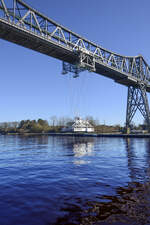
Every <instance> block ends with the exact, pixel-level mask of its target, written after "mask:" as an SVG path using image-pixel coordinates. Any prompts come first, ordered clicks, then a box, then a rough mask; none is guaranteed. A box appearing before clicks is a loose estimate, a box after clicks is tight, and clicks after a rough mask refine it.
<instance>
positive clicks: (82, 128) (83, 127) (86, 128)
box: [62, 117, 94, 132]
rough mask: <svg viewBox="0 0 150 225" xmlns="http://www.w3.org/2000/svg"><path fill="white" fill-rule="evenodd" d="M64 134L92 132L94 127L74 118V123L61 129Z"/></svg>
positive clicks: (78, 118)
mask: <svg viewBox="0 0 150 225" xmlns="http://www.w3.org/2000/svg"><path fill="white" fill-rule="evenodd" d="M62 131H64V132H94V127H93V126H92V125H91V124H90V123H89V121H88V120H83V119H81V118H80V117H76V118H75V121H74V123H73V124H72V126H70V127H65V128H63V129H62Z"/></svg>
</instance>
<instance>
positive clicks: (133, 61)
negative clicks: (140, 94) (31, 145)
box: [0, 0, 150, 92]
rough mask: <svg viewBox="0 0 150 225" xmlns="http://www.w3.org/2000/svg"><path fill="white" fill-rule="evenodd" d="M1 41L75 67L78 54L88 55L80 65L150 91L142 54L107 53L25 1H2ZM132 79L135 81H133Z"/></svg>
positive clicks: (0, 14) (147, 70)
mask: <svg viewBox="0 0 150 225" xmlns="http://www.w3.org/2000/svg"><path fill="white" fill-rule="evenodd" d="M0 38H3V39H6V40H8V41H12V42H14V43H17V44H20V45H22V46H25V47H27V48H31V49H33V50H36V51H38V52H41V53H44V54H47V55H49V56H52V57H55V58H58V59H61V60H63V61H66V62H68V63H72V64H76V60H77V58H76V57H77V53H78V52H79V51H80V52H82V53H83V55H84V54H85V53H86V55H85V56H86V57H85V60H83V61H82V63H81V66H85V67H86V66H87V65H88V66H87V69H90V68H91V69H92V71H95V72H96V73H99V74H102V75H105V76H107V77H109V78H112V79H114V80H115V81H117V80H119V83H122V84H124V85H127V86H130V85H134V84H135V86H137V82H139V81H142V82H143V83H145V85H146V86H147V91H149V92H150V85H149V82H150V67H149V66H148V64H147V63H146V62H145V60H144V59H143V57H142V56H141V55H139V56H136V57H128V56H122V55H119V54H115V53H113V52H111V51H108V50H106V49H104V48H102V47H101V46H99V45H97V44H95V43H93V42H91V41H88V40H87V39H85V38H83V37H81V36H80V35H78V34H76V33H74V32H72V31H71V30H69V29H67V28H65V27H63V26H61V25H60V24H58V23H56V22H55V21H53V20H52V19H50V18H48V17H46V16H44V15H43V14H41V13H40V12H38V11H37V10H35V9H33V8H31V7H30V6H28V5H27V4H25V3H24V2H23V1H22V0H0ZM22 39H23V40H22ZM82 59H83V58H82ZM87 61H88V63H86V62H87ZM89 65H91V67H89ZM132 77H133V78H134V81H131V78H132ZM128 78H130V79H128Z"/></svg>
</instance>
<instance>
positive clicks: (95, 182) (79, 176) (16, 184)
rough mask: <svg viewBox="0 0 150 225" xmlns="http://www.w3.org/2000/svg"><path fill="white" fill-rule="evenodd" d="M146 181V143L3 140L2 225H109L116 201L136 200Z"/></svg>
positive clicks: (149, 145)
mask: <svg viewBox="0 0 150 225" xmlns="http://www.w3.org/2000/svg"><path fill="white" fill-rule="evenodd" d="M149 176H150V140H149V138H147V139H144V138H137V139H136V138H131V139H126V138H101V137H66V136H65V137H60V136H17V135H16V136H3V135H2V136H0V225H51V224H108V223H105V221H107V220H108V219H109V217H110V218H111V216H112V214H118V211H114V208H115V207H116V208H117V206H116V205H114V204H116V203H113V202H114V199H116V202H117V199H118V198H119V199H121V198H122V199H125V198H126V197H121V196H122V193H123V195H124V193H125V192H128V189H130V191H129V193H130V194H131V195H132V196H133V195H134V198H136V197H135V194H137V193H139V191H138V187H140V193H141V194H142V190H145V189H143V186H142V185H144V184H147V183H148V182H149ZM131 189H132V191H131ZM122 190H123V191H122ZM135 190H136V191H135ZM132 192H133V193H132ZM135 192H136V193H135ZM129 198H130V197H129V195H128V199H129ZM145 198H146V199H147V197H145ZM138 199H140V197H138ZM120 201H121V200H120ZM129 201H130V199H129ZM138 201H139V200H138ZM122 202H123V203H122V204H127V201H126V203H125V201H122ZM132 202H133V203H134V204H133V203H132V208H133V207H134V205H136V200H135V199H134V200H133V201H132ZM149 202H150V201H149V200H148V201H147V202H146V203H143V204H144V207H146V209H147V213H148V212H149V209H150V206H149ZM145 204H146V206H145ZM95 206H96V207H95ZM110 206H111V207H110ZM121 207H122V206H121ZM128 207H129V206H128ZM98 208H99V210H98ZM118 208H120V206H119V207H118ZM122 208H123V207H122ZM130 208H131V207H130ZM127 210H128V209H127ZM140 212H141V211H140ZM120 213H122V212H120ZM97 214H99V215H97ZM100 214H101V215H100ZM124 214H125V215H127V217H128V219H130V216H128V212H126V213H124ZM135 214H136V212H135ZM138 214H139V211H138ZM104 215H105V216H104ZM121 215H122V214H121ZM113 216H114V215H113ZM134 216H135V217H136V215H134ZM134 216H133V215H131V221H130V220H129V222H128V223H127V220H126V219H125V221H126V224H131V222H132V219H134V218H133V217H134ZM143 217H144V219H145V223H144V219H143V220H142V221H143V223H141V222H139V221H140V220H138V221H137V223H136V221H135V220H134V224H150V223H148V214H147V216H145V215H142V218H143ZM145 217H146V218H145ZM116 221H117V220H116ZM116 224H117V223H116ZM119 224H120V223H119Z"/></svg>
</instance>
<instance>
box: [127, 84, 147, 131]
mask: <svg viewBox="0 0 150 225" xmlns="http://www.w3.org/2000/svg"><path fill="white" fill-rule="evenodd" d="M137 110H139V111H140V112H141V114H142V116H143V117H144V119H145V123H146V124H147V128H148V131H150V111H149V105H148V99H147V94H146V85H145V84H144V83H140V84H139V86H138V87H137V88H135V87H133V86H129V87H128V97H127V111H126V132H127V133H128V134H129V133H130V129H131V121H132V119H133V117H134V115H135V113H136V111H137Z"/></svg>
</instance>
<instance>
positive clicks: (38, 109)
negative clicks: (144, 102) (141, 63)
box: [0, 0, 150, 124]
mask: <svg viewBox="0 0 150 225" xmlns="http://www.w3.org/2000/svg"><path fill="white" fill-rule="evenodd" d="M6 1H7V0H6ZM25 2H26V3H28V4H30V5H31V6H33V7H34V8H36V9H38V11H41V12H42V13H44V14H45V15H47V16H48V17H50V18H52V19H53V20H55V21H57V22H58V23H60V24H62V25H64V26H65V27H67V28H69V29H71V30H72V31H74V32H76V33H78V34H80V35H81V36H83V37H85V38H87V39H89V40H91V41H94V42H95V43H97V44H99V45H101V46H102V47H104V48H106V49H108V50H112V51H114V52H116V53H119V54H122V55H129V56H135V55H138V54H142V55H143V56H144V58H145V59H146V60H147V62H148V63H149V64H150V51H149V50H150V44H149V43H150V41H149V40H150V29H149V21H150V13H149V9H150V1H148V0H143V1H140V0H132V1H131V0H126V1H123V0H122V1H120V0H113V1H111V0H105V1H103V0H101V1H100V0H93V1H89V0H82V1H81V0H76V1H72V0H62V1H60V0H55V1H49V0H43V1H40V0H25ZM0 49H1V51H0V58H1V88H0V102H1V104H0V105H1V110H0V111H1V113H0V115H1V116H0V121H1V122H3V121H19V120H21V119H37V118H43V119H47V120H49V119H50V117H51V116H53V115H56V116H58V117H63V116H70V117H72V116H74V115H75V113H78V114H80V116H81V117H84V116H87V115H92V116H93V117H94V118H97V119H99V121H100V123H104V122H105V124H118V123H120V124H124V122H125V117H126V103H127V88H126V87H124V86H122V85H119V84H116V83H115V82H114V81H113V80H111V79H108V78H105V77H103V76H100V75H97V74H95V73H89V72H87V71H85V72H83V73H82V74H81V76H80V78H79V79H70V78H69V76H68V77H67V76H62V75H61V71H62V67H61V65H62V63H61V61H59V60H57V59H54V58H51V57H48V56H45V55H42V54H40V53H38V52H34V51H32V50H29V49H26V48H23V47H21V46H18V45H15V44H12V43H9V42H6V41H4V40H0ZM77 100H79V103H77ZM134 121H135V122H136V123H138V122H139V123H140V122H142V121H143V118H142V116H141V115H140V114H139V113H138V114H137V116H136V117H135V119H134Z"/></svg>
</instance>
